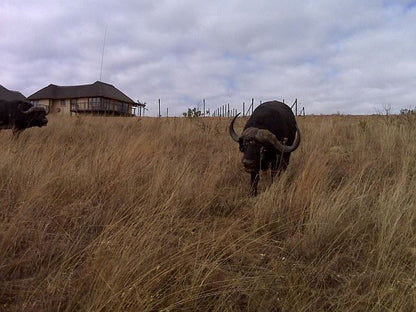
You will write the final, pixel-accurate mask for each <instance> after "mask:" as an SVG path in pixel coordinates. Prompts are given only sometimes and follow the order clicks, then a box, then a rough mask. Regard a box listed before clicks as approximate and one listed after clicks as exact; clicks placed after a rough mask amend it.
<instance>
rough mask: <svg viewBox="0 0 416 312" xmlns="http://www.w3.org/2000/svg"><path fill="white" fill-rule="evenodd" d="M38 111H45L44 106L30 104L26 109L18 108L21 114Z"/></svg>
mask: <svg viewBox="0 0 416 312" xmlns="http://www.w3.org/2000/svg"><path fill="white" fill-rule="evenodd" d="M40 111H44V112H46V110H45V108H43V107H35V106H32V107H31V108H29V109H28V110H27V111H22V110H20V112H21V113H22V114H25V115H27V114H30V113H33V112H40ZM48 113H49V112H48Z"/></svg>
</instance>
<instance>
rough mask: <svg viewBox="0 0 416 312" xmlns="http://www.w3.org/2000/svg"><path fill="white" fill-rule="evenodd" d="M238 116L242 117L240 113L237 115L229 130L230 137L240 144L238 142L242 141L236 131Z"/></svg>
mask: <svg viewBox="0 0 416 312" xmlns="http://www.w3.org/2000/svg"><path fill="white" fill-rule="evenodd" d="M238 115H240V113H238V114H237V115H235V117H234V118H233V120H232V121H231V124H230V127H229V128H228V130H229V132H230V136H231V138H232V139H233V140H234V141H236V142H237V143H238V140H239V139H240V137H239V136H238V134H237V133H235V130H234V121H235V120H236V119H237V117H238Z"/></svg>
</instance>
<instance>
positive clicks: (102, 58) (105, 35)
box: [100, 26, 107, 81]
mask: <svg viewBox="0 0 416 312" xmlns="http://www.w3.org/2000/svg"><path fill="white" fill-rule="evenodd" d="M106 38H107V26H105V32H104V42H103V51H102V53H101V70H100V81H101V77H102V76H103V63H104V49H105V40H106Z"/></svg>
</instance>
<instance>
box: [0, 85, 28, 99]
mask: <svg viewBox="0 0 416 312" xmlns="http://www.w3.org/2000/svg"><path fill="white" fill-rule="evenodd" d="M0 100H5V101H14V100H20V101H26V97H25V96H24V95H23V94H22V93H20V92H18V91H11V90H9V89H6V88H5V87H3V86H1V85H0Z"/></svg>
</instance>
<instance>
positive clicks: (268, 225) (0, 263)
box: [0, 116, 416, 311]
mask: <svg viewBox="0 0 416 312" xmlns="http://www.w3.org/2000/svg"><path fill="white" fill-rule="evenodd" d="M48 117H49V116H48ZM49 119H50V123H49V125H48V126H47V127H45V128H36V129H29V130H26V131H24V132H23V133H22V134H21V135H20V137H19V138H18V139H12V137H11V132H10V131H1V132H0V145H1V149H0V207H1V209H0V251H1V253H2V255H1V257H0V310H2V311H414V310H415V309H416V200H415V194H416V157H415V156H416V141H415V137H416V127H415V124H416V119H414V118H411V117H408V116H390V117H389V118H387V117H386V116H368V117H365V116H362V117H358V116H309V117H302V118H300V119H299V127H300V129H301V132H302V142H301V145H300V147H299V149H298V150H297V151H295V152H294V153H293V155H292V158H291V163H290V165H289V168H288V170H287V171H286V172H285V173H284V174H282V175H281V177H280V179H278V180H277V181H275V182H274V183H273V184H272V185H271V186H270V177H268V176H266V175H263V176H262V177H261V180H260V183H259V196H257V197H255V198H252V197H249V196H248V193H249V180H250V177H249V174H247V173H245V172H244V170H243V168H242V165H241V163H240V160H241V154H240V152H239V150H238V146H237V144H235V143H234V142H233V141H232V140H231V138H230V137H229V135H228V133H227V127H228V123H229V121H230V120H228V119H220V118H207V119H203V118H196V119H188V118H169V119H168V118H161V119H156V118H143V119H136V118H103V117H102V118H99V117H95V118H94V117H80V118H78V117H72V118H69V117H62V118H59V117H54V116H51V117H50V118H49ZM243 124H244V122H243V120H238V122H237V126H236V130H237V131H239V133H241V129H242V127H243Z"/></svg>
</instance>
